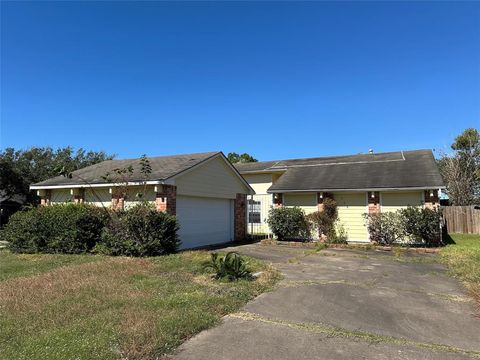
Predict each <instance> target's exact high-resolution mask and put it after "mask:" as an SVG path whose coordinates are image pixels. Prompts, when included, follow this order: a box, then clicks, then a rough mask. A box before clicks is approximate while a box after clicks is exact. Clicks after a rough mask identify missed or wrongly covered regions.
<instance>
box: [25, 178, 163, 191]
mask: <svg viewBox="0 0 480 360" xmlns="http://www.w3.org/2000/svg"><path fill="white" fill-rule="evenodd" d="M163 184H166V182H165V181H163V180H149V181H129V182H127V183H100V184H98V183H97V184H87V183H85V184H62V185H30V190H48V189H79V188H92V187H95V188H99V187H115V186H135V185H163Z"/></svg>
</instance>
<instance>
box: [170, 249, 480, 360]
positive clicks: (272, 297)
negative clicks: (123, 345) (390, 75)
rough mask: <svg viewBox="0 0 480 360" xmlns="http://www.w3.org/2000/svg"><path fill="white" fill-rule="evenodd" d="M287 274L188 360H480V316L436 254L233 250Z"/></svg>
mask: <svg viewBox="0 0 480 360" xmlns="http://www.w3.org/2000/svg"><path fill="white" fill-rule="evenodd" d="M229 250H236V251H238V252H240V253H242V254H246V255H249V256H252V257H256V258H260V259H264V260H267V261H270V262H272V263H273V264H274V266H275V267H277V268H278V269H279V270H280V271H281V272H282V273H283V275H284V279H283V280H282V281H281V283H280V284H279V286H278V287H277V288H276V289H275V290H274V291H272V292H269V293H265V294H262V295H261V296H259V297H258V298H256V299H254V300H253V301H251V302H250V303H248V304H247V305H246V306H245V308H244V309H242V311H240V312H238V313H235V314H232V315H229V316H227V317H225V318H224V320H223V322H222V324H221V325H219V326H217V327H215V328H213V329H210V330H207V331H204V332H202V333H200V334H198V335H197V336H195V337H194V338H192V339H190V340H189V341H187V342H186V343H184V344H183V345H182V346H181V347H180V348H179V349H178V351H177V352H176V354H175V355H174V359H176V360H182V359H184V360H186V359H209V360H210V359H432V360H433V359H435V360H442V359H471V358H480V318H479V317H476V316H475V314H476V313H478V312H477V309H476V308H475V304H474V303H473V302H472V301H471V299H470V298H469V297H468V296H467V295H466V293H465V291H464V289H463V288H462V285H461V284H460V283H459V282H458V281H457V280H455V279H453V278H451V277H449V276H448V275H447V274H446V269H445V268H444V266H442V265H440V264H438V263H436V261H435V255H408V256H403V257H401V258H400V259H396V258H395V257H394V255H393V254H390V253H388V254H386V253H380V252H376V251H362V250H360V251H359V250H356V251H355V250H323V251H321V252H319V253H314V254H311V252H305V251H304V250H302V249H295V248H283V247H273V246H262V245H258V244H254V245H244V246H239V247H235V248H227V249H225V251H229Z"/></svg>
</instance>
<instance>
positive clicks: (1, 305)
mask: <svg viewBox="0 0 480 360" xmlns="http://www.w3.org/2000/svg"><path fill="white" fill-rule="evenodd" d="M2 256H8V257H9V258H10V260H9V261H12V259H11V257H12V256H15V255H12V254H10V253H8V254H7V253H6V252H0V262H1V261H2V260H1V259H2ZM39 256H42V255H39ZM208 257H209V256H208V253H205V252H190V253H182V254H177V255H171V256H166V257H159V258H147V259H138V258H112V257H99V258H98V259H96V261H94V262H88V263H83V264H82V263H81V264H72V265H64V266H60V267H57V268H55V269H52V270H50V271H46V272H43V273H42V272H40V273H38V274H31V275H29V276H19V277H15V276H11V277H10V279H7V280H4V281H3V282H0V329H1V330H0V358H2V359H3V358H5V359H42V360H44V359H64V358H76V359H115V358H123V359H148V358H156V357H159V356H161V355H162V354H164V353H168V352H170V351H172V350H173V349H174V348H175V347H176V346H178V345H179V344H180V343H181V342H182V341H183V340H184V339H186V338H188V337H190V336H192V335H194V334H195V333H197V332H199V331H201V330H203V329H205V328H208V327H210V326H212V325H214V324H216V323H217V322H218V321H219V319H220V318H221V317H222V316H223V315H225V314H227V313H229V312H232V311H235V310H237V309H238V308H240V307H241V306H242V305H243V304H245V303H246V302H247V301H248V300H249V299H251V298H253V297H254V296H257V295H258V294H260V293H261V292H263V291H265V290H267V289H269V288H270V287H271V286H272V285H273V284H274V283H275V281H276V280H277V279H278V274H277V273H276V272H275V271H274V269H272V268H270V267H268V266H267V265H264V264H262V263H260V262H258V261H254V260H252V262H251V264H252V269H253V270H255V271H258V270H262V271H264V273H263V275H262V276H261V278H260V279H258V280H257V281H253V282H252V281H239V282H235V283H227V282H218V281H216V280H213V279H212V278H211V277H210V276H209V274H207V273H205V270H204V269H203V266H202V263H203V262H204V261H205V260H207V259H208ZM30 260H33V261H35V255H33V256H30V257H29V258H28V259H27V260H25V258H24V257H22V256H20V257H19V259H18V261H19V262H23V261H30Z"/></svg>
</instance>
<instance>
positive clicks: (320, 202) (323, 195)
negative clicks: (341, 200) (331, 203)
mask: <svg viewBox="0 0 480 360" xmlns="http://www.w3.org/2000/svg"><path fill="white" fill-rule="evenodd" d="M326 198H330V199H333V194H332V193H328V192H319V193H317V210H318V211H323V200H325V199H326Z"/></svg>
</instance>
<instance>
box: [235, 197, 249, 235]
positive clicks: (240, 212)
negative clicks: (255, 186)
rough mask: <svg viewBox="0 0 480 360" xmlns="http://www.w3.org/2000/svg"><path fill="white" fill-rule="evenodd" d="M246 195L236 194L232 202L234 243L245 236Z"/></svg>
mask: <svg viewBox="0 0 480 360" xmlns="http://www.w3.org/2000/svg"><path fill="white" fill-rule="evenodd" d="M246 206H247V195H245V194H237V196H236V198H235V202H234V234H235V241H241V240H244V239H245V238H246V236H247V212H246V211H247V210H246Z"/></svg>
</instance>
